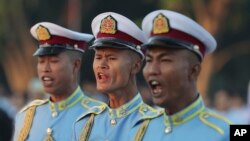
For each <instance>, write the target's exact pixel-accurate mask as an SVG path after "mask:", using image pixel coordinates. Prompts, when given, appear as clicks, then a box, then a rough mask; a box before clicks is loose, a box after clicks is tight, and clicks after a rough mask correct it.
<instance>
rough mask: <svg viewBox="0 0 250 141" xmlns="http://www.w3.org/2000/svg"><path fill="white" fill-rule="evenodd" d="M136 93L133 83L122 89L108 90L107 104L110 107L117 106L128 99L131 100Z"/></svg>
mask: <svg viewBox="0 0 250 141" xmlns="http://www.w3.org/2000/svg"><path fill="white" fill-rule="evenodd" d="M137 93H138V89H137V86H136V84H135V83H129V84H128V85H127V86H125V87H124V88H122V89H119V90H116V91H113V92H109V93H108V96H109V106H110V108H118V107H120V106H122V105H124V104H126V103H128V102H129V101H130V100H132V99H133V98H134V97H135V96H136V94H137Z"/></svg>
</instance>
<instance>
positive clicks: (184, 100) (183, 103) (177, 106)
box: [165, 89, 199, 115]
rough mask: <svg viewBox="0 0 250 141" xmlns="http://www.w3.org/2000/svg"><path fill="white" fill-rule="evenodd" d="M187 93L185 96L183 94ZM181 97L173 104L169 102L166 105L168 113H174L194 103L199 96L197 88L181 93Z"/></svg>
mask: <svg viewBox="0 0 250 141" xmlns="http://www.w3.org/2000/svg"><path fill="white" fill-rule="evenodd" d="M183 94H185V96H184V95H183ZM179 95H180V96H181V97H180V98H179V100H178V102H177V101H175V102H173V103H172V104H169V105H167V106H166V107H165V112H166V114H167V115H173V114H175V113H177V112H179V111H181V110H183V109H185V108H186V107H187V106H189V105H190V104H192V103H193V102H194V101H195V100H196V99H197V98H198V96H199V94H198V92H197V91H196V89H194V90H192V91H189V92H188V91H186V92H182V93H181V94H179Z"/></svg>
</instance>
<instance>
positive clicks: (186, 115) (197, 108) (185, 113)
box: [164, 96, 205, 127]
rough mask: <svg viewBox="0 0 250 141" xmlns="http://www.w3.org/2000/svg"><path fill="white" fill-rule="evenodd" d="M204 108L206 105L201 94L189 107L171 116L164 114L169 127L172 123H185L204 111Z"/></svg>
mask: <svg viewBox="0 0 250 141" xmlns="http://www.w3.org/2000/svg"><path fill="white" fill-rule="evenodd" d="M204 108H205V106H204V103H203V101H202V98H201V96H199V97H198V98H197V99H196V100H195V101H194V102H193V103H192V104H190V105H189V106H188V107H186V108H184V109H183V110H181V111H180V112H178V113H176V114H174V115H171V116H168V115H167V114H164V119H165V125H166V126H167V127H168V126H171V125H179V124H182V123H185V122H186V121H188V120H190V119H192V118H193V117H195V116H196V115H197V114H199V113H200V112H202V111H203V110H204Z"/></svg>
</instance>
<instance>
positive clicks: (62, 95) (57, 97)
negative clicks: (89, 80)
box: [50, 85, 78, 102]
mask: <svg viewBox="0 0 250 141" xmlns="http://www.w3.org/2000/svg"><path fill="white" fill-rule="evenodd" d="M77 86H78V85H71V86H68V87H65V89H61V90H60V91H58V92H57V93H55V94H53V95H51V96H50V100H51V101H52V102H59V101H63V100H65V99H67V98H68V97H70V96H71V95H72V94H73V92H74V91H75V90H76V88H77Z"/></svg>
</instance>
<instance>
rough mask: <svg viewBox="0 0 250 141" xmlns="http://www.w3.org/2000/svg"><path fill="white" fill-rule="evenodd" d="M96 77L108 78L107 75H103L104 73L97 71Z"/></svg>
mask: <svg viewBox="0 0 250 141" xmlns="http://www.w3.org/2000/svg"><path fill="white" fill-rule="evenodd" d="M97 79H98V80H99V81H106V80H107V79H108V76H107V75H105V74H104V73H101V72H98V73H97Z"/></svg>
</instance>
